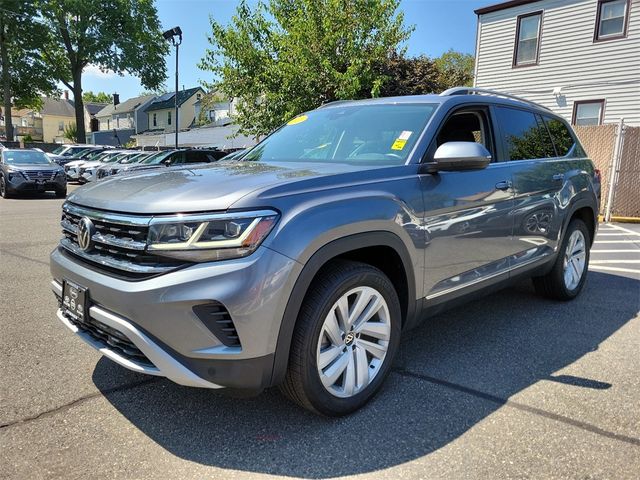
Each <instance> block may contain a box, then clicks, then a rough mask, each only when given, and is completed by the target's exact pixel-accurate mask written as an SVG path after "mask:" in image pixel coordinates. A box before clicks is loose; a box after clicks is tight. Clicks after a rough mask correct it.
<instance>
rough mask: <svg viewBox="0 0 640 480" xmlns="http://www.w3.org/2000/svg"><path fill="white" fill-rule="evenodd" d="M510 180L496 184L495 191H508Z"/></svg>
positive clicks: (510, 185)
mask: <svg viewBox="0 0 640 480" xmlns="http://www.w3.org/2000/svg"><path fill="white" fill-rule="evenodd" d="M512 185H513V184H512V183H511V180H503V181H502V182H498V183H496V190H509V189H510V188H511V187H512Z"/></svg>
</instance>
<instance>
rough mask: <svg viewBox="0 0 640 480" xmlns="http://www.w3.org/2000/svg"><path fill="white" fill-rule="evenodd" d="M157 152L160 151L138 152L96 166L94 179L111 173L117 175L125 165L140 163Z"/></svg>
mask: <svg viewBox="0 0 640 480" xmlns="http://www.w3.org/2000/svg"><path fill="white" fill-rule="evenodd" d="M159 153H161V152H140V153H138V154H136V155H129V156H125V157H123V158H118V160H116V161H115V162H113V163H110V164H108V165H102V166H100V167H98V169H97V170H96V179H97V180H100V179H102V178H106V177H109V176H111V175H117V174H118V173H120V172H121V171H122V170H124V169H126V168H127V167H129V166H131V165H134V164H136V163H140V162H142V161H144V160H146V159H148V158H150V157H151V156H153V155H157V154H159Z"/></svg>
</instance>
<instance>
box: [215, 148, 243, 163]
mask: <svg viewBox="0 0 640 480" xmlns="http://www.w3.org/2000/svg"><path fill="white" fill-rule="evenodd" d="M247 151H248V149H247V148H241V149H239V150H235V151H233V152H231V153H228V154H226V155H225V156H224V157H222V158H221V159H220V160H240V159H241V158H242V156H243V155H244V154H245V153H246V152H247Z"/></svg>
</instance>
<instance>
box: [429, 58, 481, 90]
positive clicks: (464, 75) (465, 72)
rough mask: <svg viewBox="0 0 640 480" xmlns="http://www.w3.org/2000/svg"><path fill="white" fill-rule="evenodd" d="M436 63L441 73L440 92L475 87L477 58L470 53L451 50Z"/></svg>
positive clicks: (437, 59) (439, 80) (436, 60)
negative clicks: (454, 88) (474, 75)
mask: <svg viewBox="0 0 640 480" xmlns="http://www.w3.org/2000/svg"><path fill="white" fill-rule="evenodd" d="M434 61H435V64H436V67H437V68H438V71H439V73H440V74H439V77H438V84H439V86H438V88H439V90H441V91H442V90H446V89H447V88H451V87H471V86H473V74H474V70H475V58H474V57H473V55H471V54H470V53H461V52H456V51H454V50H449V51H447V52H445V53H443V54H442V55H441V56H440V57H438V58H436V59H435V60H434Z"/></svg>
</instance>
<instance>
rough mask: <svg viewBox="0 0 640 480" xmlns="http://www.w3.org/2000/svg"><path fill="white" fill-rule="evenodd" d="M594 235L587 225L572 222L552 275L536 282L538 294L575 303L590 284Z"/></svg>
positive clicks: (549, 274) (576, 221) (535, 279)
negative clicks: (588, 283)
mask: <svg viewBox="0 0 640 480" xmlns="http://www.w3.org/2000/svg"><path fill="white" fill-rule="evenodd" d="M590 246H591V235H590V234H589V229H588V228H587V226H586V225H585V223H584V222H583V221H582V220H580V219H578V218H575V219H573V220H571V222H570V223H569V226H568V227H567V231H566V233H565V235H564V238H563V240H562V244H561V245H560V251H559V252H558V256H557V258H556V261H555V263H554V264H553V268H552V269H551V271H550V272H549V273H548V274H547V275H544V276H542V277H535V278H533V285H534V287H535V289H536V291H537V292H538V293H539V294H540V295H543V296H545V297H548V298H552V299H554V300H572V299H574V298H575V297H577V296H578V294H579V293H580V291H581V290H582V288H583V287H584V284H585V282H586V280H587V272H588V269H589V253H590Z"/></svg>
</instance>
